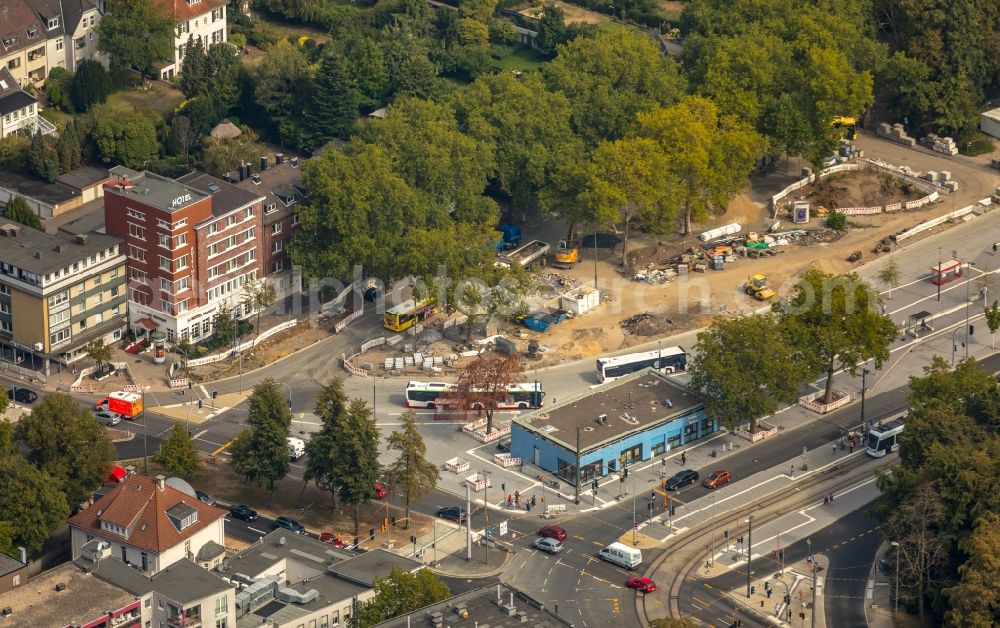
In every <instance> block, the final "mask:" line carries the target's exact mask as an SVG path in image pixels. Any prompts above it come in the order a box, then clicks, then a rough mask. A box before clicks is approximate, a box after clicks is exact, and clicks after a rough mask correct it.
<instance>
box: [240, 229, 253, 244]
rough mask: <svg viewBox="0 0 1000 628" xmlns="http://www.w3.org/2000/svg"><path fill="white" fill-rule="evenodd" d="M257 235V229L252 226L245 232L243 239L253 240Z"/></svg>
mask: <svg viewBox="0 0 1000 628" xmlns="http://www.w3.org/2000/svg"><path fill="white" fill-rule="evenodd" d="M255 235H256V230H255V229H254V228H253V227H250V228H249V229H247V230H246V231H244V232H243V241H244V242H245V241H247V240H253V239H254V237H255Z"/></svg>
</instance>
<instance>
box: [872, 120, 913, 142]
mask: <svg viewBox="0 0 1000 628" xmlns="http://www.w3.org/2000/svg"><path fill="white" fill-rule="evenodd" d="M878 134H879V136H880V137H884V138H886V139H888V140H892V141H893V142H898V143H899V144H903V145H904V146H909V147H911V148H912V147H914V146H916V145H917V140H915V139H913V138H912V137H910V136H909V135H907V134H906V129H904V128H903V125H902V124H899V123H898V122H897V123H896V124H893V125H891V126H890V125H889V123H887V122H881V123H879V125H878Z"/></svg>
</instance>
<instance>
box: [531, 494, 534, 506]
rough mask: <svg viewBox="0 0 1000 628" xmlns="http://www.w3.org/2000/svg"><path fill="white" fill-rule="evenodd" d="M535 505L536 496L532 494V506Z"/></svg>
mask: <svg viewBox="0 0 1000 628" xmlns="http://www.w3.org/2000/svg"><path fill="white" fill-rule="evenodd" d="M534 506H535V496H534V495H532V496H531V507H532V508H534Z"/></svg>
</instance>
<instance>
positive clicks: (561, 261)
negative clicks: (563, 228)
mask: <svg viewBox="0 0 1000 628" xmlns="http://www.w3.org/2000/svg"><path fill="white" fill-rule="evenodd" d="M579 261H580V241H579V240H578V239H577V237H576V224H571V225H570V226H569V231H568V232H567V233H566V239H565V240H559V246H557V247H556V255H555V258H554V260H553V262H552V265H553V266H555V267H556V268H572V267H573V265H574V264H576V263H577V262H579Z"/></svg>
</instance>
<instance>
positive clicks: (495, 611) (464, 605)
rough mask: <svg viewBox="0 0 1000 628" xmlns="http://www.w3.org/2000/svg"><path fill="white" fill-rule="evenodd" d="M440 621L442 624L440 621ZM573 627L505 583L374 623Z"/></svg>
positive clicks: (389, 627) (392, 626) (394, 626)
mask: <svg viewBox="0 0 1000 628" xmlns="http://www.w3.org/2000/svg"><path fill="white" fill-rule="evenodd" d="M438 620H440V622H438ZM515 625H525V626H536V627H537V626H545V627H548V628H558V627H560V626H572V625H573V624H571V623H570V622H569V621H568V620H566V619H564V618H562V617H560V616H559V615H557V614H556V613H554V612H552V611H550V610H549V609H548V608H546V607H545V604H543V603H541V602H539V601H538V600H535V599H534V598H532V597H531V596H530V595H528V594H527V593H525V592H523V591H520V590H518V589H515V588H514V587H511V586H508V585H506V584H497V585H495V586H486V587H481V588H479V589H473V590H471V591H466V592H465V593H462V594H461V595H456V596H455V597H451V598H448V599H447V600H444V601H441V602H438V603H437V604H432V605H430V606H425V607H424V608H421V609H419V610H416V611H414V612H412V613H408V614H406V615H400V616H399V617H394V618H392V619H389V620H386V621H384V622H382V623H380V624H375V628H409V627H410V626H451V628H475V627H476V626H497V627H500V626H515Z"/></svg>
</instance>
